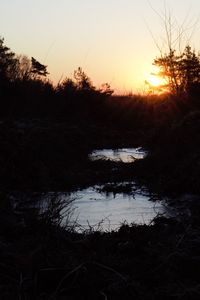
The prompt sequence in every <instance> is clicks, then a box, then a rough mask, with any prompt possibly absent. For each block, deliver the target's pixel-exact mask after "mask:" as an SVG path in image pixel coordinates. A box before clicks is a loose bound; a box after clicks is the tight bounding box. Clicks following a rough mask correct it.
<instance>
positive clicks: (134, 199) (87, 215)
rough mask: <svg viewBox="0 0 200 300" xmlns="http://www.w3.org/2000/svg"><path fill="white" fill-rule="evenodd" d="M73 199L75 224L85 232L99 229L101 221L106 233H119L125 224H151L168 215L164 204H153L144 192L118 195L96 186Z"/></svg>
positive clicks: (72, 195) (76, 194)
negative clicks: (121, 225) (103, 190)
mask: <svg viewBox="0 0 200 300" xmlns="http://www.w3.org/2000/svg"><path fill="white" fill-rule="evenodd" d="M71 198H74V199H75V200H74V201H73V202H72V204H71V205H72V209H73V214H72V217H71V223H73V222H75V221H77V223H78V224H79V225H81V226H82V227H83V228H88V227H89V226H96V228H97V227H98V224H99V223H100V222H101V221H103V222H102V223H101V229H103V230H115V229H117V228H119V226H120V224H121V223H123V222H127V223H129V224H130V223H136V224H149V223H150V221H151V220H152V219H153V218H154V217H155V216H156V215H157V214H164V213H165V206H164V203H162V202H161V201H156V202H153V201H151V200H150V199H151V196H150V195H149V194H148V193H147V192H144V191H143V192H142V191H141V190H136V191H134V192H133V193H131V194H127V193H120V192H119V193H115V194H114V193H112V192H109V193H106V192H102V191H101V187H100V186H95V187H90V188H87V189H84V190H80V191H77V192H74V193H72V194H71Z"/></svg>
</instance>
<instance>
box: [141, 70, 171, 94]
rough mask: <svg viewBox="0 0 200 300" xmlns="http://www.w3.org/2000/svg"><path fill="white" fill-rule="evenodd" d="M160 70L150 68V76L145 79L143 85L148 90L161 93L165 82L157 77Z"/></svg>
mask: <svg viewBox="0 0 200 300" xmlns="http://www.w3.org/2000/svg"><path fill="white" fill-rule="evenodd" d="M159 73H160V69H159V68H158V67H156V66H152V68H151V72H150V75H149V76H147V77H146V80H145V84H146V85H147V86H148V89H150V90H153V91H156V92H161V91H162V90H163V88H164V87H165V85H166V80H165V78H163V77H162V76H160V75H159Z"/></svg>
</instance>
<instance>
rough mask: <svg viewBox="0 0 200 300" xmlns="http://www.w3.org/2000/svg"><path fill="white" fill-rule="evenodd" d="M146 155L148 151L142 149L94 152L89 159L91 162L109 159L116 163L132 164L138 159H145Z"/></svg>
mask: <svg viewBox="0 0 200 300" xmlns="http://www.w3.org/2000/svg"><path fill="white" fill-rule="evenodd" d="M146 155H147V151H145V150H143V149H142V148H122V149H103V150H94V151H93V152H92V153H91V154H90V155H89V158H90V159H91V160H99V159H107V160H111V161H115V162H119V161H121V162H124V163H131V162H133V161H135V160H136V159H143V158H144V157H145V156H146Z"/></svg>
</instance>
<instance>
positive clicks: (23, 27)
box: [0, 0, 200, 92]
mask: <svg viewBox="0 0 200 300" xmlns="http://www.w3.org/2000/svg"><path fill="white" fill-rule="evenodd" d="M149 3H150V4H151V5H150V4H149ZM164 3H166V6H167V8H169V9H170V10H171V14H172V16H174V17H175V18H176V19H177V21H178V23H179V25H180V24H181V23H182V22H183V20H184V19H185V17H186V16H187V15H188V17H187V20H186V22H185V23H184V26H185V27H189V26H190V25H193V24H194V22H195V21H197V19H198V17H199V14H200V1H199V0H184V1H183V0H166V1H164V0H150V1H148V0H0V28H1V31H0V35H1V36H2V37H4V38H5V44H6V45H7V46H8V47H10V48H11V49H12V50H13V51H15V52H16V53H17V54H26V55H28V56H30V57H31V56H33V57H35V58H36V59H38V60H39V61H40V62H41V63H44V64H46V65H48V70H49V72H50V78H51V79H52V80H53V81H54V82H55V83H56V82H58V80H59V79H60V78H61V76H63V77H66V76H69V77H71V76H72V75H73V71H74V70H75V69H77V68H78V67H79V66H81V67H82V68H83V69H84V70H85V72H86V73H87V74H88V76H89V77H90V78H91V79H92V80H93V82H94V84H95V85H97V86H99V85H100V83H103V82H108V83H110V84H111V86H112V87H114V88H115V89H116V90H119V91H121V92H122V91H125V92H128V91H131V90H133V91H136V90H138V89H140V88H142V86H143V83H144V80H145V79H147V77H148V74H149V73H150V72H151V64H152V62H153V59H154V58H155V57H156V56H158V55H159V51H158V49H157V48H156V45H155V43H154V41H153V39H152V37H151V34H150V32H149V29H148V27H149V28H150V29H151V32H152V33H153V35H154V37H155V38H156V39H157V41H158V42H159V44H160V45H161V44H162V36H163V28H162V22H161V21H160V19H159V17H158V15H157V14H156V13H155V12H154V11H153V9H152V8H151V6H152V7H153V8H154V9H155V10H156V11H157V12H159V13H162V11H163V10H164ZM199 25H200V23H198V24H197V25H196V27H195V32H194V35H193V37H192V39H191V44H192V45H194V46H195V47H196V49H200V26H199ZM190 32H191V30H190Z"/></svg>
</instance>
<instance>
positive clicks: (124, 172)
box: [0, 39, 200, 300]
mask: <svg viewBox="0 0 200 300" xmlns="http://www.w3.org/2000/svg"><path fill="white" fill-rule="evenodd" d="M167 62H170V63H169V64H168V65H167ZM157 63H159V64H160V66H161V67H163V66H164V68H165V72H168V73H166V74H167V76H171V78H170V79H171V81H170V84H171V85H170V86H169V88H170V87H171V90H170V89H169V91H170V93H168V94H162V95H153V94H151V95H145V96H141V95H132V96H131V95H130V96H115V95H113V93H112V90H111V88H110V86H109V85H108V84H103V85H102V86H101V87H100V88H96V87H94V86H93V84H92V82H91V80H90V78H89V77H88V76H87V75H86V74H85V73H84V72H83V70H82V69H81V68H79V69H78V70H77V71H75V73H74V78H73V79H70V78H67V79H65V80H64V81H63V82H60V83H59V84H58V85H57V86H56V87H55V86H53V85H52V83H51V82H50V81H49V80H48V79H47V75H48V71H47V67H46V66H44V65H42V64H41V63H39V62H38V61H37V60H36V59H35V58H32V59H29V58H27V57H25V56H16V55H15V54H14V53H12V52H11V51H10V49H9V48H7V47H6V46H5V45H4V41H3V39H1V40H0V223H1V226H0V253H1V255H0V299H22V300H23V299H28V300H29V299H43V300H46V299H74V300H75V299H116V300H117V299H121V298H122V297H123V298H125V299H199V294H200V289H199V277H200V274H199V272H200V265H199V264H200V254H199V243H200V236H199V233H200V223H199V213H200V204H199V193H200V185H199V178H200V151H199V149H200V67H199V66H200V63H199V58H198V56H196V54H195V53H193V52H192V51H191V49H190V48H188V47H187V48H186V50H185V52H184V53H183V55H182V56H179V57H177V56H175V52H172V53H170V55H169V56H165V57H164V58H162V59H161V60H157ZM166 66H167V67H168V69H166ZM172 67H173V68H172ZM175 71H176V72H175ZM170 72H171V73H170ZM138 146H142V147H144V148H146V149H147V150H148V151H149V155H148V156H147V157H146V158H145V159H144V160H141V161H139V160H138V161H136V162H134V163H132V164H123V163H121V162H118V163H115V162H112V161H105V160H103V161H91V160H89V159H88V154H89V153H90V152H91V151H92V150H94V149H98V148H101V149H102V148H122V147H138ZM133 180H134V181H137V182H138V184H140V183H145V184H146V185H148V186H149V188H150V189H152V190H154V191H156V192H157V193H158V192H159V194H162V195H166V196H168V197H170V198H169V199H170V200H169V205H172V206H176V207H177V208H179V211H180V213H179V215H178V216H177V217H176V218H168V219H167V218H164V217H163V216H158V218H156V219H155V220H154V222H152V224H150V225H149V226H147V225H143V226H142V225H141V226H136V225H134V224H133V225H130V226H128V225H126V224H124V225H122V226H121V228H120V229H119V231H117V232H107V233H105V232H95V231H93V229H92V228H90V231H87V232H86V231H83V232H82V233H80V232H79V233H78V232H77V231H76V230H75V229H76V226H75V224H74V226H73V225H70V226H69V223H67V224H66V226H64V227H63V226H61V216H60V213H61V211H62V205H63V203H60V201H59V199H58V198H53V199H52V200H51V201H50V203H49V207H48V208H46V211H44V212H41V210H39V209H38V208H37V207H32V206H30V205H29V204H30V203H29V201H28V200H30V198H32V199H31V201H32V202H33V201H34V195H35V193H36V192H48V191H61V190H62V191H66V192H69V191H72V190H75V189H77V188H81V187H87V186H91V185H93V184H98V183H107V182H113V183H115V182H116V183H117V182H123V181H133ZM13 194H15V195H19V196H18V198H17V199H14V200H13V197H12V196H13ZM22 195H31V196H29V197H27V199H26V196H23V197H22ZM26 202H27V203H26ZM65 205H66V204H65Z"/></svg>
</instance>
